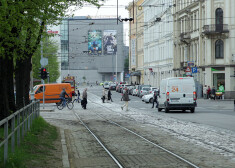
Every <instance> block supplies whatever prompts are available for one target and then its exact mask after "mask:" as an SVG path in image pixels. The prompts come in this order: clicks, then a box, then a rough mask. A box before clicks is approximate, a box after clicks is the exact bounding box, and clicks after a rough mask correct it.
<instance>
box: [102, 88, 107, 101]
mask: <svg viewBox="0 0 235 168" xmlns="http://www.w3.org/2000/svg"><path fill="white" fill-rule="evenodd" d="M106 95H107V93H106V89H105V88H104V89H103V94H102V101H103V103H105V99H106Z"/></svg>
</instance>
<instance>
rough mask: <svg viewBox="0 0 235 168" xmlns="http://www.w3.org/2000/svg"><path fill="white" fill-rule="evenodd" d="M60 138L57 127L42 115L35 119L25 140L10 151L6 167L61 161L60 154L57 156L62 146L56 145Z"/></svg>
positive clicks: (44, 164)
mask: <svg viewBox="0 0 235 168" xmlns="http://www.w3.org/2000/svg"><path fill="white" fill-rule="evenodd" d="M58 138H59V134H58V130H57V128H56V127H54V126H51V125H50V124H48V123H47V122H46V121H45V120H44V119H43V118H42V117H39V118H37V119H35V120H34V122H33V125H32V127H31V130H30V131H29V132H28V133H27V135H26V136H25V137H24V139H23V141H22V140H21V144H20V146H19V147H18V148H16V150H15V153H9V155H8V161H7V164H6V165H5V167H6V168H32V167H37V168H42V167H48V166H50V164H52V162H58V161H59V162H61V160H60V158H59V157H60V156H58V157H55V156H56V154H57V151H56V150H57V147H58V148H60V146H57V147H56V146H55V145H56V144H55V142H56V141H57V142H58ZM57 145H58V144H57ZM9 146H10V145H9ZM0 153H2V152H0ZM2 161H3V160H2V159H1V163H0V167H3V163H2ZM50 167H51V166H50ZM52 167H53V166H52Z"/></svg>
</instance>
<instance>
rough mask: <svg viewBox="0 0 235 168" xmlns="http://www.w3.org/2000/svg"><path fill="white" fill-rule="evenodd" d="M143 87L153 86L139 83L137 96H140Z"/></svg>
mask: <svg viewBox="0 0 235 168" xmlns="http://www.w3.org/2000/svg"><path fill="white" fill-rule="evenodd" d="M143 87H151V85H138V87H137V90H138V92H137V96H138V97H140V91H141V89H142V88H143Z"/></svg>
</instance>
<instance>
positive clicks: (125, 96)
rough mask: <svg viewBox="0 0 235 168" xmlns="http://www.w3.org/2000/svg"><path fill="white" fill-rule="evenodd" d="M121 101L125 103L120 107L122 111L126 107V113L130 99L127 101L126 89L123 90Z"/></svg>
mask: <svg viewBox="0 0 235 168" xmlns="http://www.w3.org/2000/svg"><path fill="white" fill-rule="evenodd" d="M122 99H123V101H125V103H124V105H123V106H121V109H122V110H123V108H124V107H126V111H128V101H130V99H129V93H128V90H127V87H125V89H124V90H123V96H122Z"/></svg>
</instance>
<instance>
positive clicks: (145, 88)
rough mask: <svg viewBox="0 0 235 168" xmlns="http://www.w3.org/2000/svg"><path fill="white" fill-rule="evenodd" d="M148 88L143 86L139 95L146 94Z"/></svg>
mask: <svg viewBox="0 0 235 168" xmlns="http://www.w3.org/2000/svg"><path fill="white" fill-rule="evenodd" d="M149 90H150V87H143V88H142V89H141V90H140V97H142V96H144V95H146V94H148V93H149Z"/></svg>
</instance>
